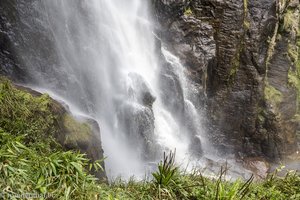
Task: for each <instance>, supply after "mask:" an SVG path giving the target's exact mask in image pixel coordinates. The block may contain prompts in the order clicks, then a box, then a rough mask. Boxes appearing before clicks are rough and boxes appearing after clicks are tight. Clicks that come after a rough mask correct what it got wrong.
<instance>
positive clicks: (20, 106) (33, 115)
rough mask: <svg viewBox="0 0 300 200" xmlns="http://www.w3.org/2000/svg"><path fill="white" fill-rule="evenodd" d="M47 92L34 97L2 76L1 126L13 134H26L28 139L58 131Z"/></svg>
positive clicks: (42, 136) (0, 95)
mask: <svg viewBox="0 0 300 200" xmlns="http://www.w3.org/2000/svg"><path fill="white" fill-rule="evenodd" d="M50 107H51V100H50V98H49V96H48V95H47V94H44V95H41V96H39V97H34V96H32V95H31V94H30V93H28V92H25V91H22V90H18V89H16V88H15V87H13V86H12V84H11V83H10V82H9V81H8V80H6V79H3V78H0V127H1V128H2V129H3V130H4V131H8V132H10V133H11V134H13V135H16V136H17V135H26V141H28V143H30V142H31V141H33V140H43V139H44V138H45V136H48V135H53V134H54V133H55V132H56V129H55V126H54V122H55V116H54V115H53V114H52V112H51V109H50Z"/></svg>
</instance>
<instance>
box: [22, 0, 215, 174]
mask: <svg viewBox="0 0 300 200" xmlns="http://www.w3.org/2000/svg"><path fill="white" fill-rule="evenodd" d="M38 8H39V9H41V12H40V15H41V17H40V19H39V23H41V24H42V26H44V27H46V28H45V29H47V30H49V33H47V34H49V35H48V36H47V37H49V38H50V39H49V40H50V46H45V48H49V49H53V50H54V53H53V54H54V56H53V63H51V64H50V63H46V64H44V67H46V68H47V70H45V69H39V68H37V67H35V66H38V64H37V63H35V62H34V61H33V60H30V59H28V60H27V65H28V66H31V68H30V69H29V73H30V74H32V75H33V77H34V79H35V81H36V83H37V84H36V85H38V87H40V88H43V89H44V90H46V91H50V92H51V93H53V94H56V95H57V96H60V97H61V98H63V99H64V100H65V101H66V102H70V104H72V107H71V108H74V110H76V112H80V113H84V114H86V115H89V116H92V117H93V118H95V119H96V120H97V121H98V122H99V125H100V127H101V137H102V144H103V148H104V152H105V154H106V156H107V157H108V158H107V159H106V161H105V164H106V170H107V173H108V175H109V176H110V177H116V176H119V175H121V176H122V177H123V178H128V177H130V176H136V177H143V176H144V175H145V174H146V173H147V171H149V170H150V171H151V162H156V161H157V160H158V159H160V156H161V155H162V153H163V151H169V150H175V149H176V152H177V155H176V157H177V161H178V162H179V163H180V164H182V165H183V166H185V165H187V164H188V163H189V162H192V161H193V159H194V160H197V159H195V158H193V157H192V156H191V154H190V143H191V141H192V140H193V138H194V137H195V136H198V137H200V139H201V142H202V147H203V149H204V153H207V152H206V151H205V150H206V149H208V147H209V143H208V142H207V141H206V140H205V134H204V132H203V128H202V125H201V115H200V112H201V108H199V107H197V106H196V105H194V104H193V101H192V100H191V99H190V91H191V90H196V89H195V88H194V86H193V85H192V84H191V83H190V81H189V80H188V79H187V77H185V73H184V67H183V66H182V65H181V64H180V61H179V60H178V58H176V57H175V56H173V55H172V54H171V53H170V52H168V51H167V50H166V49H162V52H163V55H164V57H165V59H166V61H167V62H168V63H169V64H170V65H169V71H171V72H165V71H164V70H165V69H164V67H165V66H164V65H163V64H161V62H159V60H158V59H159V56H158V54H159V52H157V51H158V50H157V49H156V47H155V36H154V24H153V21H152V19H151V16H152V14H151V12H150V9H149V6H148V5H147V1H144V0H82V1H77V0H51V1H50V0H49V1H42V3H41V5H40V7H38ZM48 44H49V43H48ZM38 50H39V49H37V51H38ZM161 75H165V76H161ZM162 77H163V78H162ZM166 77H167V78H170V80H167V78H166ZM166 80H167V82H164V81H166ZM168 81H169V82H168ZM166 83H174V84H175V85H176V84H177V85H176V86H172V84H171V86H169V85H168V84H166ZM144 92H148V93H149V94H150V93H151V94H152V95H153V96H154V97H155V98H156V99H155V101H154V103H153V106H152V109H153V112H152V111H151V109H150V108H149V107H148V106H147V105H145V104H144V103H143V99H144ZM180 98H182V99H181V100H180V101H179V100H178V99H180ZM141 99H142V100H141ZM171 102H173V103H174V105H173V103H171ZM178 106H179V107H180V106H182V107H183V110H180V109H179V108H178V110H177V107H178ZM184 116H185V117H184ZM153 117H154V118H153ZM153 120H154V121H153ZM189 128H192V130H191V129H189ZM153 129H154V130H153ZM152 130H153V133H152ZM141 135H146V137H148V136H149V138H150V139H149V138H148V139H149V141H151V142H152V143H151V145H152V146H150V149H151V150H150V152H146V153H145V152H144V148H145V142H144V140H143V137H144V136H141ZM152 151H153V152H152ZM145 154H149V155H150V154H151V155H152V154H153V155H154V156H149V157H150V158H147V159H145V158H144V156H145ZM149 163H150V164H149Z"/></svg>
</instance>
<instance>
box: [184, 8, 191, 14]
mask: <svg viewBox="0 0 300 200" xmlns="http://www.w3.org/2000/svg"><path fill="white" fill-rule="evenodd" d="M184 15H185V16H192V15H193V11H192V9H191V8H190V7H188V8H186V9H185V10H184Z"/></svg>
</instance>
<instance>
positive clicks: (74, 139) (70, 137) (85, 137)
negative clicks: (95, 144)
mask: <svg viewBox="0 0 300 200" xmlns="http://www.w3.org/2000/svg"><path fill="white" fill-rule="evenodd" d="M63 124H64V126H65V128H66V130H67V132H68V134H67V136H66V141H65V143H66V144H73V145H75V144H77V143H78V142H89V141H90V140H91V136H92V129H91V127H90V126H89V125H88V124H86V123H80V122H78V121H76V120H75V119H74V118H73V117H72V116H70V115H69V114H66V115H64V117H63Z"/></svg>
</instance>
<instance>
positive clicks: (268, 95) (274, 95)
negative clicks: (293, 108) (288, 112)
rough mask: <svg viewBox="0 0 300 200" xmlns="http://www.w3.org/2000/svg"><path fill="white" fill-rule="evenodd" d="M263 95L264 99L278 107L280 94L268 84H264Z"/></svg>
mask: <svg viewBox="0 0 300 200" xmlns="http://www.w3.org/2000/svg"><path fill="white" fill-rule="evenodd" d="M264 94H265V99H266V100H267V101H268V102H270V103H271V104H273V105H278V104H280V103H281V102H282V98H283V97H282V93H281V92H280V91H279V90H277V89H276V88H274V87H273V86H271V85H270V84H266V86H265V90H264Z"/></svg>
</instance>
